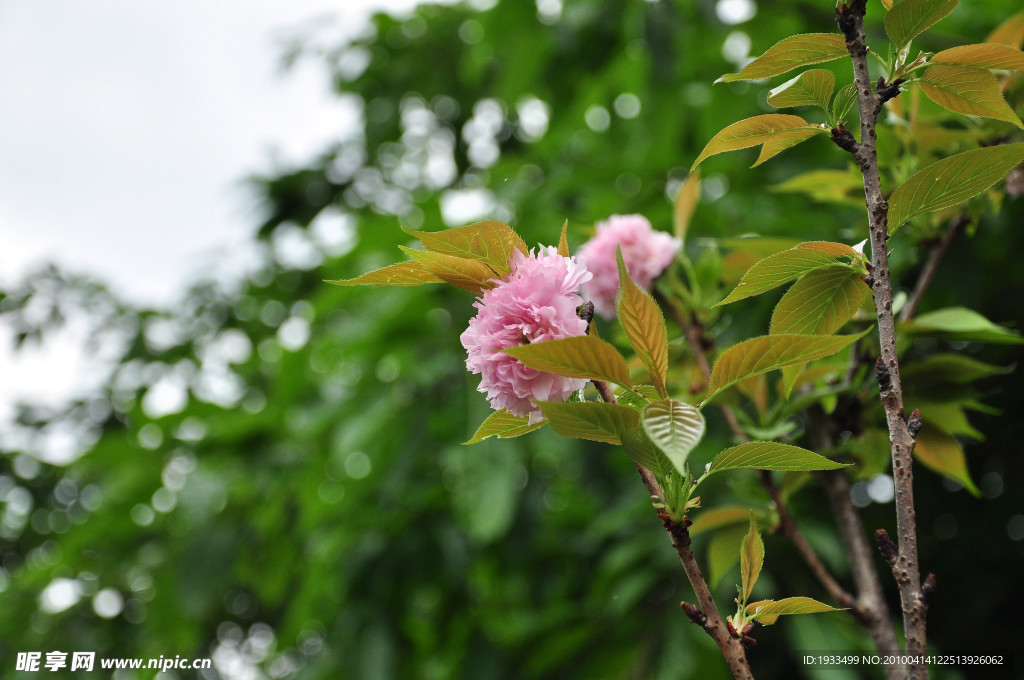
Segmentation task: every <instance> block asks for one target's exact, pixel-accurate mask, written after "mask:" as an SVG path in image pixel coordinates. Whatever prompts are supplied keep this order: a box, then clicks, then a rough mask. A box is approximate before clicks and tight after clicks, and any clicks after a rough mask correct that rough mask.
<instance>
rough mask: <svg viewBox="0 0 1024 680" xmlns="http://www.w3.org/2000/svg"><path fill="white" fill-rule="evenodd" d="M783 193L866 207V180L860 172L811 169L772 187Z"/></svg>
mask: <svg viewBox="0 0 1024 680" xmlns="http://www.w3.org/2000/svg"><path fill="white" fill-rule="evenodd" d="M771 190H772V191H776V192H781V193H794V194H805V195H807V196H809V197H810V198H811V199H812V200H814V201H819V202H821V203H835V204H838V205H850V206H857V207H858V208H862V207H864V182H863V179H862V178H861V175H860V173H859V172H850V171H848V170H811V171H810V172H805V173H802V174H800V175H796V176H794V177H790V178H789V179H787V180H786V181H785V182H782V183H781V184H776V185H774V186H772V187H771Z"/></svg>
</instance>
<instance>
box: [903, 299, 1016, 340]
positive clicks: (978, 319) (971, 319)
mask: <svg viewBox="0 0 1024 680" xmlns="http://www.w3.org/2000/svg"><path fill="white" fill-rule="evenodd" d="M900 330H901V331H903V332H905V333H919V334H924V335H929V334H940V335H942V336H944V337H947V338H949V339H951V340H973V341H976V342H991V343H995V344H1001V345H1018V344H1021V343H1024V338H1022V337H1021V336H1020V334H1019V333H1017V332H1015V331H1012V330H1010V329H1009V328H1004V327H1003V326H999V325H997V324H994V323H992V322H991V321H989V320H988V319H986V318H985V317H984V316H982V315H981V314H978V313H977V312H976V311H974V310H973V309H967V308H966V307H944V308H942V309H936V310H935V311H933V312H928V313H927V314H921V315H920V316H918V317H916V318H915V319H914V320H913V321H908V322H907V323H904V324H901V325H900Z"/></svg>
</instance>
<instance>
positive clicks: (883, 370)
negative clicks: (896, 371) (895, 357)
mask: <svg viewBox="0 0 1024 680" xmlns="http://www.w3.org/2000/svg"><path fill="white" fill-rule="evenodd" d="M875 380H877V381H878V391H879V393H880V394H881V396H882V399H885V398H886V397H888V396H889V390H891V389H892V375H891V374H890V373H889V367H888V366H886V365H885V362H884V361H882V357H878V361H876V362H875Z"/></svg>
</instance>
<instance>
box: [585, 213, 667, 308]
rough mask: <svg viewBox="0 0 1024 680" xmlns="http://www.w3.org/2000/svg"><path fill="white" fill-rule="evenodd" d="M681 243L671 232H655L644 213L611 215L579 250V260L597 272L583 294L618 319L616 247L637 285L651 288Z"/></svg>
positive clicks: (647, 288) (599, 223)
mask: <svg viewBox="0 0 1024 680" xmlns="http://www.w3.org/2000/svg"><path fill="white" fill-rule="evenodd" d="M681 245H682V244H681V243H680V242H679V240H678V239H675V238H672V237H671V236H669V235H668V234H666V233H664V232H661V231H655V230H654V229H652V228H651V223H650V222H648V221H647V218H646V217H644V216H643V215H612V216H611V217H609V218H608V220H607V221H606V222H598V223H597V234H595V235H594V238H592V239H590V240H589V241H587V242H586V243H584V244H583V245H582V246H581V247H580V250H579V252H578V253H577V255H578V257H579V259H580V262H582V263H583V265H584V266H585V267H586V268H587V269H588V270H589V271H590V272H591V273H592V274H593V275H594V276H593V280H592V281H590V283H588V284H586V285H585V286H583V295H584V297H586V298H587V299H588V300H590V301H591V302H593V303H594V309H595V311H597V312H598V313H599V314H600V315H601V316H603V317H605V318H606V319H612V318H615V298H616V296H617V295H618V292H619V266H618V262H617V261H616V259H615V250H616V247H621V248H622V261H623V262H624V263H625V264H626V271H627V272H629V275H630V277H631V278H632V279H633V280H634V281H635V282H636V284H637V285H638V286H640V287H641V288H644V289H646V290H650V289H651V284H652V283H653V282H654V279H656V278H657V277H658V275H659V274H661V273H662V272H663V271H665V270H666V269H667V268H668V266H669V265H670V264H672V260H673V258H675V256H676V253H678V252H679V248H680V246H681Z"/></svg>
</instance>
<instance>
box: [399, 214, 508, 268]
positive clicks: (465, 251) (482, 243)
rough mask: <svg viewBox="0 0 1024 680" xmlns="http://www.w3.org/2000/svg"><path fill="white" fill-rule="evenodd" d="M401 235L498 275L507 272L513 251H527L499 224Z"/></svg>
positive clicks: (429, 248) (506, 228) (481, 224)
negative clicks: (483, 264)
mask: <svg viewBox="0 0 1024 680" xmlns="http://www.w3.org/2000/svg"><path fill="white" fill-rule="evenodd" d="M405 232H406V233H407V234H409V235H410V236H413V237H415V238H417V239H419V240H420V242H421V243H422V244H423V247H424V248H426V249H427V250H430V251H433V252H435V253H441V254H443V255H452V256H454V257H462V258H467V259H470V260H480V261H481V262H486V263H487V264H489V265H490V266H491V267H492V268H493V269H494V271H496V272H497V273H498V274H507V273H508V272H509V261H510V260H511V259H512V253H513V252H515V251H516V250H518V251H520V252H522V253H526V252H527V251H528V248H527V247H526V243H524V242H523V239H521V238H520V237H519V234H517V233H516V232H515V230H514V229H512V227H510V226H508V225H507V224H505V223H503V222H493V221H488V222H478V223H476V224H470V225H467V226H465V227H457V228H455V229H445V230H444V231H411V230H409V229H406V230H405Z"/></svg>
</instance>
